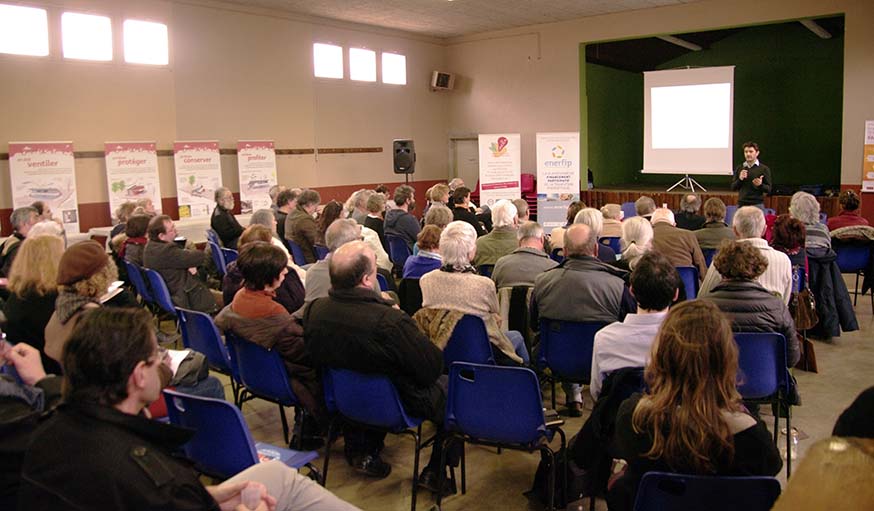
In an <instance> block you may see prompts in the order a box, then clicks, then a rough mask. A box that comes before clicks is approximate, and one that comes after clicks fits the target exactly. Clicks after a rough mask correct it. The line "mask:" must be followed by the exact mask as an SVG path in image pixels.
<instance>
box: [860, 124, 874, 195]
mask: <svg viewBox="0 0 874 511" xmlns="http://www.w3.org/2000/svg"><path fill="white" fill-rule="evenodd" d="M862 191H863V192H874V121H865V147H864V149H863V151H862Z"/></svg>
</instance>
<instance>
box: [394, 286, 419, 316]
mask: <svg viewBox="0 0 874 511" xmlns="http://www.w3.org/2000/svg"><path fill="white" fill-rule="evenodd" d="M398 298H399V299H400V300H401V309H402V310H403V311H404V312H406V313H407V314H409V315H410V316H412V315H413V314H415V313H416V312H418V311H419V309H421V308H422V287H421V286H420V285H419V279H412V278H408V279H401V283H400V284H398Z"/></svg>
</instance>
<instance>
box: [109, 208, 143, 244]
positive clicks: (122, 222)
mask: <svg viewBox="0 0 874 511" xmlns="http://www.w3.org/2000/svg"><path fill="white" fill-rule="evenodd" d="M136 208H137V204H136V202H122V203H121V204H120V205H119V206H118V207H117V208H115V218H116V220H117V221H118V223H117V224H115V225H114V226H113V227H112V230H111V231H109V239H112V238H114V237H116V236H118V235H119V234H121V233H123V232H125V230H126V229H127V221H128V219H129V218H130V217H131V216H133V214H134V210H135V209H136Z"/></svg>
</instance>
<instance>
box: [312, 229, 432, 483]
mask: <svg viewBox="0 0 874 511" xmlns="http://www.w3.org/2000/svg"><path fill="white" fill-rule="evenodd" d="M331 225H332V226H333V225H334V224H331ZM329 269H330V276H331V290H330V291H329V292H328V296H327V297H324V298H319V299H317V300H315V301H313V302H312V303H311V304H310V305H309V306H307V308H306V309H305V311H304V315H303V325H304V339H306V347H307V350H308V351H309V353H310V354H311V355H312V359H313V362H315V363H316V364H317V365H319V366H320V367H323V368H325V367H329V368H333V369H350V370H352V371H358V372H362V373H371V374H381V375H385V376H387V377H388V378H389V379H391V381H392V383H393V384H394V386H395V387H396V388H397V390H398V394H399V395H400V398H401V402H402V403H403V405H404V409H405V410H406V412H407V413H408V414H409V415H410V416H412V417H421V418H425V419H429V420H431V421H433V422H435V423H436V424H438V425H441V424H442V423H443V413H444V409H445V406H446V386H445V383H446V379H445V377H443V376H442V374H443V353H442V352H441V351H440V349H439V348H437V346H436V345H434V344H433V343H432V342H431V341H430V340H429V339H428V337H426V336H425V335H424V334H423V333H422V332H420V331H419V328H418V327H417V326H416V323H415V322H414V321H413V320H412V319H411V318H410V317H409V316H408V315H407V314H406V313H404V312H402V311H401V310H400V309H398V308H397V307H396V306H393V305H392V303H391V302H389V301H387V300H385V299H383V298H382V296H380V294H379V293H378V292H376V291H374V289H373V288H374V284H375V283H376V255H375V254H374V252H373V249H371V248H370V246H369V245H368V244H367V243H365V242H363V241H351V242H348V243H345V244H343V245H342V246H340V247H339V248H337V249H336V250H335V251H334V252H333V253H332V255H331V259H330V263H329ZM439 430H440V428H438V431H439ZM344 435H345V439H346V441H345V449H346V459H347V461H348V462H349V464H350V465H351V466H352V467H353V468H355V469H356V470H358V471H360V472H363V473H365V474H367V475H369V476H371V477H377V478H383V477H386V476H388V474H389V473H390V472H391V465H389V464H388V463H386V462H384V461H383V460H382V459H381V458H380V456H379V453H380V451H381V450H382V447H383V438H385V433H375V432H373V431H364V430H356V429H354V428H349V427H346V428H344ZM441 443H442V442H440V441H437V442H435V448H434V450H433V452H432V455H431V461H430V462H429V464H428V466H427V467H426V468H425V470H424V471H423V472H422V476H423V477H422V480H420V484H422V485H423V486H426V487H428V488H429V489H432V490H436V489H437V485H438V483H439V476H440V475H442V474H443V473H444V472H445V470H442V469H440V468H439V464H440V449H439V447H440V444H441Z"/></svg>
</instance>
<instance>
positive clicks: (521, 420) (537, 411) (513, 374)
mask: <svg viewBox="0 0 874 511" xmlns="http://www.w3.org/2000/svg"><path fill="white" fill-rule="evenodd" d="M508 396H512V398H510V399H508ZM550 418H551V419H552V418H553V416H552V414H550ZM563 424H564V421H562V420H560V419H557V418H556V419H554V420H550V421H549V422H547V420H546V414H544V409H543V397H542V396H541V395H540V383H539V382H538V380H537V375H536V374H534V371H532V370H531V369H528V368H523V367H505V366H492V365H482V364H469V363H464V362H456V363H454V364H452V366H451V367H450V369H449V392H448V395H447V398H446V424H445V428H446V431H447V433H448V437H447V439H446V445H447V447H446V448H444V449H443V456H444V457H445V455H446V451H447V450H448V445H449V444H450V443H451V442H453V441H458V440H460V441H461V442H462V447H463V446H464V443H470V444H477V445H488V446H495V447H500V448H508V449H514V450H521V451H526V452H533V451H540V452H541V453H542V454H544V455H546V456H547V457H548V458H549V459H550V461H551V463H550V466H551V467H552V470H551V471H550V473H549V480H548V485H547V487H548V488H550V494H549V498H548V501H549V502H548V507H547V509H554V488H555V477H556V473H555V466H556V463H555V452H554V451H553V450H552V449H551V448H550V447H549V442H551V441H552V438H553V436H554V435H555V433H556V432H557V433H558V434H559V436H560V437H561V448H562V449H564V447H565V444H566V438H565V434H564V431H562V429H561V426H562V425H563ZM443 461H444V462H445V460H443ZM562 466H564V465H562ZM561 483H562V488H567V472H566V471H563V473H562V474H561ZM466 491H467V475H466V469H465V461H464V456H462V457H461V493H462V494H463V493H465V492H466ZM441 493H442V492H441ZM440 495H441V494H438V497H437V506H438V507H439V506H440V504H441V500H442V499H441V496H440Z"/></svg>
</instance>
